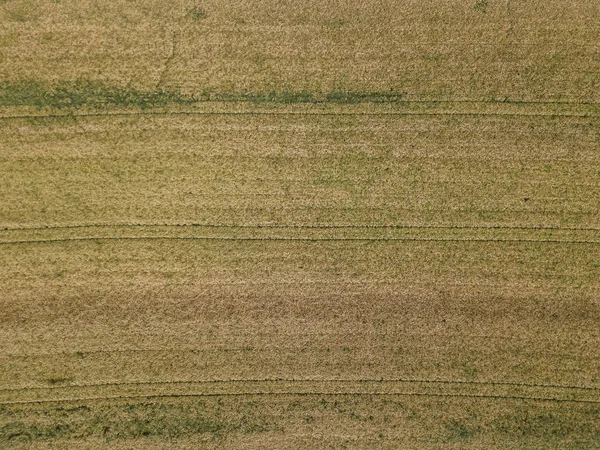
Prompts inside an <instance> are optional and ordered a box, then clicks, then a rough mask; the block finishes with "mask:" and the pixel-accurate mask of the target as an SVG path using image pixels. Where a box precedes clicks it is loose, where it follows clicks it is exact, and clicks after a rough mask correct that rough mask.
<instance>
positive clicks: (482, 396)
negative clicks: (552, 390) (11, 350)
mask: <svg viewBox="0 0 600 450" xmlns="http://www.w3.org/2000/svg"><path fill="white" fill-rule="evenodd" d="M251 395H258V396H284V395H293V396H302V397H309V396H319V395H322V396H333V395H344V396H381V397H383V396H407V397H409V396H410V397H459V398H460V397H463V398H474V399H497V400H532V401H547V402H561V403H563V402H564V403H591V404H600V400H586V399H567V398H556V397H533V396H520V395H493V394H460V393H441V392H439V393H435V392H431V393H428V392H348V391H330V392H325V391H320V392H292V391H288V392H270V391H267V392H228V393H212V392H211V393H195V394H146V395H144V394H139V395H115V396H102V397H79V398H64V399H46V400H21V401H19V400H16V401H7V402H0V405H22V404H43V403H65V402H81V401H95V400H119V399H136V398H145V399H152V398H186V397H192V398H193V397H242V396H251Z"/></svg>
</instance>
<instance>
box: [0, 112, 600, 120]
mask: <svg viewBox="0 0 600 450" xmlns="http://www.w3.org/2000/svg"><path fill="white" fill-rule="evenodd" d="M176 115H180V116H218V115H221V116H458V117H469V116H470V117H485V116H490V117H549V118H600V114H585V113H583V114H558V113H502V112H441V111H440V112H400V111H391V112H373V111H369V112H352V111H345V112H327V111H322V112H316V111H313V112H310V111H301V112H298V111H297V112H292V111H135V112H110V113H78V114H46V115H41V114H40V115H36V114H23V115H13V116H0V120H12V119H59V118H71V119H73V118H78V117H126V116H176Z"/></svg>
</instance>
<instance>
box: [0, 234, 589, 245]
mask: <svg viewBox="0 0 600 450" xmlns="http://www.w3.org/2000/svg"><path fill="white" fill-rule="evenodd" d="M126 240H127V241H136V240H148V241H153V240H154V241H158V240H164V241H168V240H173V241H174V240H179V241H186V240H188V241H271V242H284V241H298V242H335V241H339V242H342V241H365V242H384V241H388V242H390V241H398V242H403V241H404V242H418V241H421V242H506V243H509V242H526V243H533V242H540V243H547V244H600V241H592V240H567V239H493V238H491V239H460V238H412V237H397V238H375V237H373V238H369V237H364V238H359V237H356V238H353V237H342V238H309V237H306V238H289V237H225V236H221V237H217V236H121V237H110V236H102V237H73V238H57V239H30V240H16V241H0V245H19V244H52V243H59V242H78V241H126Z"/></svg>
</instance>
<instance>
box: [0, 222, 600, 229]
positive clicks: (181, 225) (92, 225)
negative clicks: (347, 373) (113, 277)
mask: <svg viewBox="0 0 600 450" xmlns="http://www.w3.org/2000/svg"><path fill="white" fill-rule="evenodd" d="M121 227H122V228H134V227H140V228H142V227H146V228H150V227H172V228H186V227H188V228H250V229H261V228H266V229H269V228H270V229H325V230H326V229H444V230H446V229H447V230H567V231H600V227H568V226H567V227H562V226H552V225H401V224H387V225H386V224H382V225H351V224H331V225H326V224H322V225H321V224H297V225H295V224H291V225H272V224H264V225H261V224H258V225H248V224H241V225H235V224H213V223H160V222H158V223H127V222H123V223H90V224H72V225H44V226H31V227H29V226H24V227H7V226H5V227H0V231H39V230H67V229H82V228H121Z"/></svg>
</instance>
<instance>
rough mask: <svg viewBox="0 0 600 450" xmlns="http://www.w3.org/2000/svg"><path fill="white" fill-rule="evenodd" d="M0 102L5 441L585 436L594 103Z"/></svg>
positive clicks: (598, 386) (582, 440)
mask: <svg viewBox="0 0 600 450" xmlns="http://www.w3.org/2000/svg"><path fill="white" fill-rule="evenodd" d="M1 120H2V128H1V130H0V133H1V139H0V149H1V151H0V154H1V158H0V171H1V172H2V184H1V185H0V196H1V197H2V198H3V202H2V204H1V209H0V212H1V217H2V229H1V230H0V280H2V281H1V284H2V294H1V296H0V307H1V309H2V316H1V317H2V319H1V320H2V327H1V330H0V333H1V336H0V341H1V342H2V347H1V353H0V366H1V367H2V371H1V372H0V404H1V405H0V412H1V413H2V414H1V417H2V418H1V421H2V422H1V423H0V426H1V430H2V434H1V435H0V436H1V438H2V442H3V443H4V444H3V445H8V446H9V447H11V446H15V448H16V447H19V446H22V445H32V444H35V445H36V446H37V447H39V448H66V447H65V446H68V447H69V448H79V447H78V446H80V447H81V448H88V447H89V446H92V447H94V448H104V447H106V448H130V447H128V446H130V445H133V446H139V447H140V448H163V447H162V446H164V445H166V442H169V445H170V446H172V447H174V448H195V447H197V446H204V447H216V448H223V447H230V448H242V447H243V448H265V446H266V447H269V446H277V447H281V446H283V447H285V446H287V447H288V448H306V447H314V448H323V446H328V447H332V448H337V447H339V446H349V447H356V448H375V447H376V448H398V447H402V448H427V447H431V448H438V447H439V446H456V447H457V448H463V447H464V446H473V447H478V448H482V447H481V446H484V447H487V446H491V447H494V446H498V445H499V444H498V443H502V444H501V446H502V447H503V448H511V446H512V447H516V448H522V447H521V446H522V445H525V446H531V447H535V446H540V445H542V446H548V445H549V446H554V445H560V446H563V445H564V446H566V447H568V446H573V445H580V444H581V445H584V446H592V445H593V444H594V443H597V442H598V441H597V437H598V436H599V434H598V433H599V432H600V429H599V428H598V420H597V417H598V414H599V411H600V376H599V373H598V360H599V358H600V352H599V350H598V348H599V347H598V346H597V345H594V343H597V342H598V327H597V325H598V321H599V319H600V315H599V311H598V304H597V302H598V287H599V285H600V284H599V282H600V278H599V268H600V265H599V261H600V226H599V225H598V224H599V221H598V219H599V216H598V199H599V198H600V196H599V190H600V183H599V171H600V156H599V153H598V145H597V142H598V131H597V129H598V121H599V118H598V115H597V114H596V111H595V109H594V107H593V106H587V107H586V106H583V105H580V106H576V105H575V106H574V105H569V104H566V105H538V104H494V103H491V104H486V103H477V102H476V103H471V104H465V103H456V104H452V103H448V102H445V103H427V102H425V103H419V102H416V103H410V102H404V103H400V104H389V103H385V104H381V105H377V104H371V103H369V104H359V105H334V104H323V105H321V104H312V105H311V104H309V105H300V106H282V105H279V106H277V105H269V104H261V105H258V104H231V105H228V104H223V103H210V102H208V103H202V104H198V105H195V106H193V107H190V108H188V109H185V110H184V109H177V110H172V111H168V110H156V109H152V110H145V111H142V112H135V111H132V110H123V111H103V112H98V113H93V114H92V113H81V114H74V115H73V114H70V115H63V114H62V113H57V114H53V115H52V116H41V115H40V114H32V113H30V112H29V113H26V114H24V113H23V112H22V111H21V112H20V113H19V114H16V113H13V114H5V116H4V118H2V119H1ZM525 148H526V149H527V151H524V149H525ZM165 439H168V441H166V440H165ZM86 446H87V447H86Z"/></svg>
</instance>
